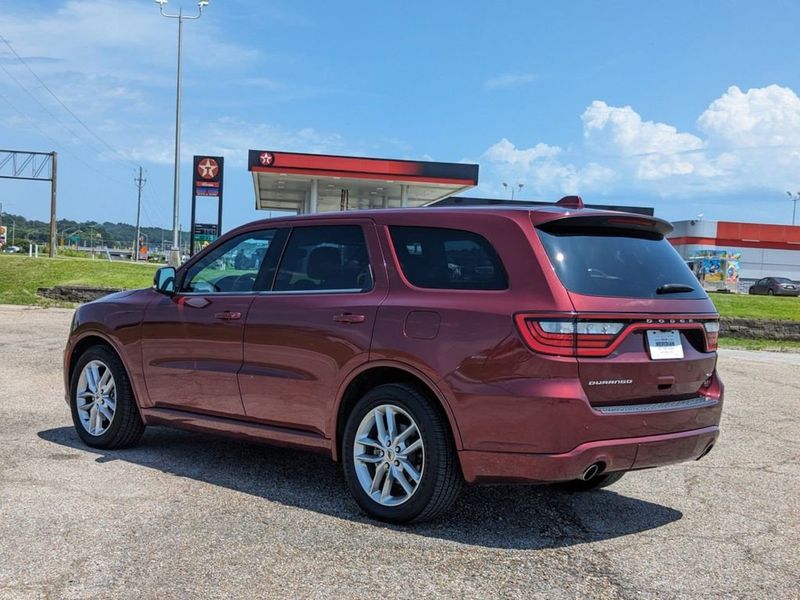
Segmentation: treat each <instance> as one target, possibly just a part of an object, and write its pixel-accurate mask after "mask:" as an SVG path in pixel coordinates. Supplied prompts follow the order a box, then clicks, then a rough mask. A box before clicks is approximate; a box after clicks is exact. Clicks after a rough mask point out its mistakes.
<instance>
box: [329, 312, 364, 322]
mask: <svg viewBox="0 0 800 600" xmlns="http://www.w3.org/2000/svg"><path fill="white" fill-rule="evenodd" d="M333 320H334V321H336V322H337V323H363V322H364V321H366V320H367V316H366V315H354V314H353V313H342V314H339V315H335V316H334V317H333Z"/></svg>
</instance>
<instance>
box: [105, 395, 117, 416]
mask: <svg viewBox="0 0 800 600" xmlns="http://www.w3.org/2000/svg"><path fill="white" fill-rule="evenodd" d="M103 402H105V404H106V406H108V407H109V408H110V409H111V412H114V411H115V410H117V399H116V398H114V397H112V396H110V395H109V396H103Z"/></svg>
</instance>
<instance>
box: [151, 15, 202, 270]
mask: <svg viewBox="0 0 800 600" xmlns="http://www.w3.org/2000/svg"><path fill="white" fill-rule="evenodd" d="M166 3H167V0H156V4H158V10H159V12H160V13H161V16H162V17H166V18H168V19H177V20H178V76H177V85H176V93H175V173H174V175H173V189H172V194H173V195H172V249H171V250H170V255H169V263H170V264H171V265H172V266H175V267H177V266H178V265H180V262H181V251H180V237H179V235H180V234H179V232H178V227H179V223H178V220H179V218H180V200H179V198H180V196H179V190H180V183H181V175H180V168H181V81H182V79H183V22H184V21H185V20H188V21H194V20H195V19H199V18H200V17H202V16H203V8H204V7H206V6H208V2H207V0H200V2H198V3H197V6H198V11H197V14H196V15H191V16H186V15H184V14H183V8H180V9H178V13H177V14H168V13H166V12H164V5H165V4H166Z"/></svg>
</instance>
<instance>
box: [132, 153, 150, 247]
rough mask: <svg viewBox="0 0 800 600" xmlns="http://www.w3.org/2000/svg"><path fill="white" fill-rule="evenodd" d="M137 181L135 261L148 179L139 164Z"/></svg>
mask: <svg viewBox="0 0 800 600" xmlns="http://www.w3.org/2000/svg"><path fill="white" fill-rule="evenodd" d="M134 181H135V182H136V187H137V188H138V194H137V198H136V237H135V238H134V242H133V260H134V262H138V261H139V235H140V233H139V221H140V218H141V216H142V186H143V185H144V182H145V181H147V179H143V178H142V167H141V165H139V177H137V178H136V179H134Z"/></svg>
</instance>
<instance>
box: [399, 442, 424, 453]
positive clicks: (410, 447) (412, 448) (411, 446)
mask: <svg viewBox="0 0 800 600" xmlns="http://www.w3.org/2000/svg"><path fill="white" fill-rule="evenodd" d="M420 448H422V439H421V438H419V439H417V440H416V441H415V442H413V443H412V444H409V445H408V446H406V448H405V449H404V450H403V452H402V453H401V454H402V456H408V455H409V454H411V453H412V452H416V451H417V450H419V449H420Z"/></svg>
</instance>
